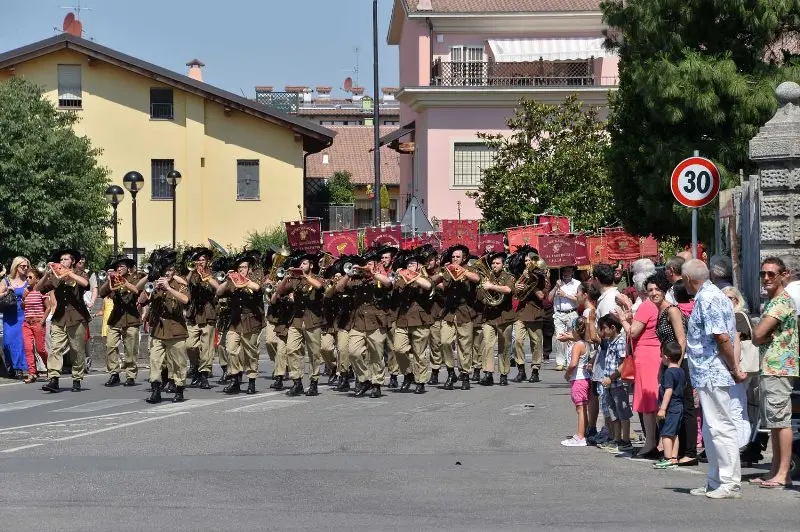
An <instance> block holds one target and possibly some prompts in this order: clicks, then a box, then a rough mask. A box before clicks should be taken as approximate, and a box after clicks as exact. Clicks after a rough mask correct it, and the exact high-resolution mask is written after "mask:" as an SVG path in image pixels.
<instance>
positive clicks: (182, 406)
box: [144, 399, 225, 414]
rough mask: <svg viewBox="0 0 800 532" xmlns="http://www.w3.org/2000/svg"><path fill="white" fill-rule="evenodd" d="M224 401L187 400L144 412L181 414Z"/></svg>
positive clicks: (155, 407)
mask: <svg viewBox="0 0 800 532" xmlns="http://www.w3.org/2000/svg"><path fill="white" fill-rule="evenodd" d="M224 401H225V399H187V400H186V401H185V402H183V403H168V404H165V405H159V406H154V407H153V408H150V409H149V410H145V411H144V412H146V413H149V414H162V413H164V412H169V413H172V412H183V411H184V410H191V409H192V408H200V407H202V406H211V405H215V404H217V403H222V402H224Z"/></svg>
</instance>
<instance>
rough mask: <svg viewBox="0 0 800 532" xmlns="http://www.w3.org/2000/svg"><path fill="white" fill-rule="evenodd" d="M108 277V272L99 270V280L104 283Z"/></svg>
mask: <svg viewBox="0 0 800 532" xmlns="http://www.w3.org/2000/svg"><path fill="white" fill-rule="evenodd" d="M106 279H108V273H106V272H104V271H100V272H97V282H99V283H104V282H106Z"/></svg>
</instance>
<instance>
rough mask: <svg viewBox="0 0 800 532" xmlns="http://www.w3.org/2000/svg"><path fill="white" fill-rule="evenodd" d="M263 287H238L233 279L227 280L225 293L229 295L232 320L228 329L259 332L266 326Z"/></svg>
mask: <svg viewBox="0 0 800 532" xmlns="http://www.w3.org/2000/svg"><path fill="white" fill-rule="evenodd" d="M261 294H262V292H261V289H259V290H255V291H253V290H250V289H249V288H236V287H235V286H234V284H233V282H232V281H230V280H228V281H226V282H225V290H224V292H223V295H227V296H228V307H229V308H230V314H231V318H230V319H231V321H230V327H229V329H228V330H230V331H233V332H236V333H239V334H252V333H257V332H259V331H260V330H261V329H262V328H263V326H264V299H263V296H262V295H261Z"/></svg>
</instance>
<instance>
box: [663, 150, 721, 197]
mask: <svg viewBox="0 0 800 532" xmlns="http://www.w3.org/2000/svg"><path fill="white" fill-rule="evenodd" d="M670 184H671V187H672V195H673V196H675V199H676V200H678V203H680V204H681V205H684V206H686V207H691V208H694V209H697V208H700V207H705V206H706V205H708V204H709V203H711V202H712V201H714V198H716V197H717V194H718V193H719V187H720V177H719V169H718V168H717V166H716V165H715V164H714V163H712V162H711V161H709V160H708V159H706V158H705V157H689V158H688V159H684V160H683V161H681V163H680V164H679V165H678V166H676V167H675V170H673V171H672V178H671V179H670Z"/></svg>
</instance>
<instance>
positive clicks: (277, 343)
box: [266, 322, 289, 377]
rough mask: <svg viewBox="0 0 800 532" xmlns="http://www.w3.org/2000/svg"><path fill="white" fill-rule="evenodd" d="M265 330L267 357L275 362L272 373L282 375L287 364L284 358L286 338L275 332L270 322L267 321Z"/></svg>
mask: <svg viewBox="0 0 800 532" xmlns="http://www.w3.org/2000/svg"><path fill="white" fill-rule="evenodd" d="M266 331H267V333H266V334H267V354H268V355H269V359H270V360H272V361H273V362H275V367H274V368H273V371H272V375H273V376H275V377H277V376H279V375H280V376H281V377H283V375H284V373H286V370H287V369H288V366H289V365H288V363H287V360H286V339H285V338H281V337H280V336H278V335H277V334H275V325H274V324H272V323H269V322H267V327H266Z"/></svg>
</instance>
